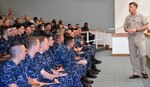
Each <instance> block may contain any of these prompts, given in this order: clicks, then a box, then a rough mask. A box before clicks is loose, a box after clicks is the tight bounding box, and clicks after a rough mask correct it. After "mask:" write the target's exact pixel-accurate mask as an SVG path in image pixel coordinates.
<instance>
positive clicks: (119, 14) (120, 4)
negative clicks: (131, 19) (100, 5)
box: [115, 0, 150, 29]
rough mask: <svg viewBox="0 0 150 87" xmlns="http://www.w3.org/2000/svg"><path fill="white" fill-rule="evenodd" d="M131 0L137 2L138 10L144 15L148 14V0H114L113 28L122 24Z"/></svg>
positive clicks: (149, 3)
mask: <svg viewBox="0 0 150 87" xmlns="http://www.w3.org/2000/svg"><path fill="white" fill-rule="evenodd" d="M131 1H135V2H137V3H138V5H139V7H138V12H140V13H142V14H144V15H145V16H148V15H150V0H115V28H118V27H120V26H123V24H124V21H125V18H126V16H128V15H129V12H128V6H129V2H131ZM121 29H122V28H121Z"/></svg>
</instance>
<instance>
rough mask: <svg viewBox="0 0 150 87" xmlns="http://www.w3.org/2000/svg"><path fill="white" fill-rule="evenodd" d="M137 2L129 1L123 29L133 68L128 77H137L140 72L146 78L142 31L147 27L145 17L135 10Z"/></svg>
mask: <svg viewBox="0 0 150 87" xmlns="http://www.w3.org/2000/svg"><path fill="white" fill-rule="evenodd" d="M137 8H138V4H137V3H136V2H131V3H129V12H130V15H129V16H127V18H126V20H125V23H124V29H125V31H126V32H128V40H129V52H130V60H131V65H132V68H133V75H132V76H130V77H129V79H135V78H139V77H140V75H141V74H142V76H143V78H145V79H148V75H147V73H146V71H145V55H146V52H145V51H146V50H145V46H144V41H145V40H144V39H145V36H144V31H145V30H147V29H148V22H147V20H146V17H144V16H143V15H142V14H140V13H138V12H137Z"/></svg>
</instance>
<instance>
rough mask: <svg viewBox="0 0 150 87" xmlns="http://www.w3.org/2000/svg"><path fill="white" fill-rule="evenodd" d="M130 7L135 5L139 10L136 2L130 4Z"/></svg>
mask: <svg viewBox="0 0 150 87" xmlns="http://www.w3.org/2000/svg"><path fill="white" fill-rule="evenodd" d="M129 5H134V6H135V7H136V8H138V4H137V3H136V2H130V3H129Z"/></svg>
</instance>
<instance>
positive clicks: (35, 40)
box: [26, 37, 39, 49]
mask: <svg viewBox="0 0 150 87" xmlns="http://www.w3.org/2000/svg"><path fill="white" fill-rule="evenodd" d="M38 40H39V39H38V38H37V37H29V38H28V40H27V45H26V47H27V49H31V48H32V47H33V46H35V45H37V43H38Z"/></svg>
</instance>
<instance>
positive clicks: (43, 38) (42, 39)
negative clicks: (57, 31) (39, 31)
mask: <svg viewBox="0 0 150 87" xmlns="http://www.w3.org/2000/svg"><path fill="white" fill-rule="evenodd" d="M38 38H39V41H40V44H41V43H42V42H44V40H45V39H47V37H46V36H39V37H38Z"/></svg>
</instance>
